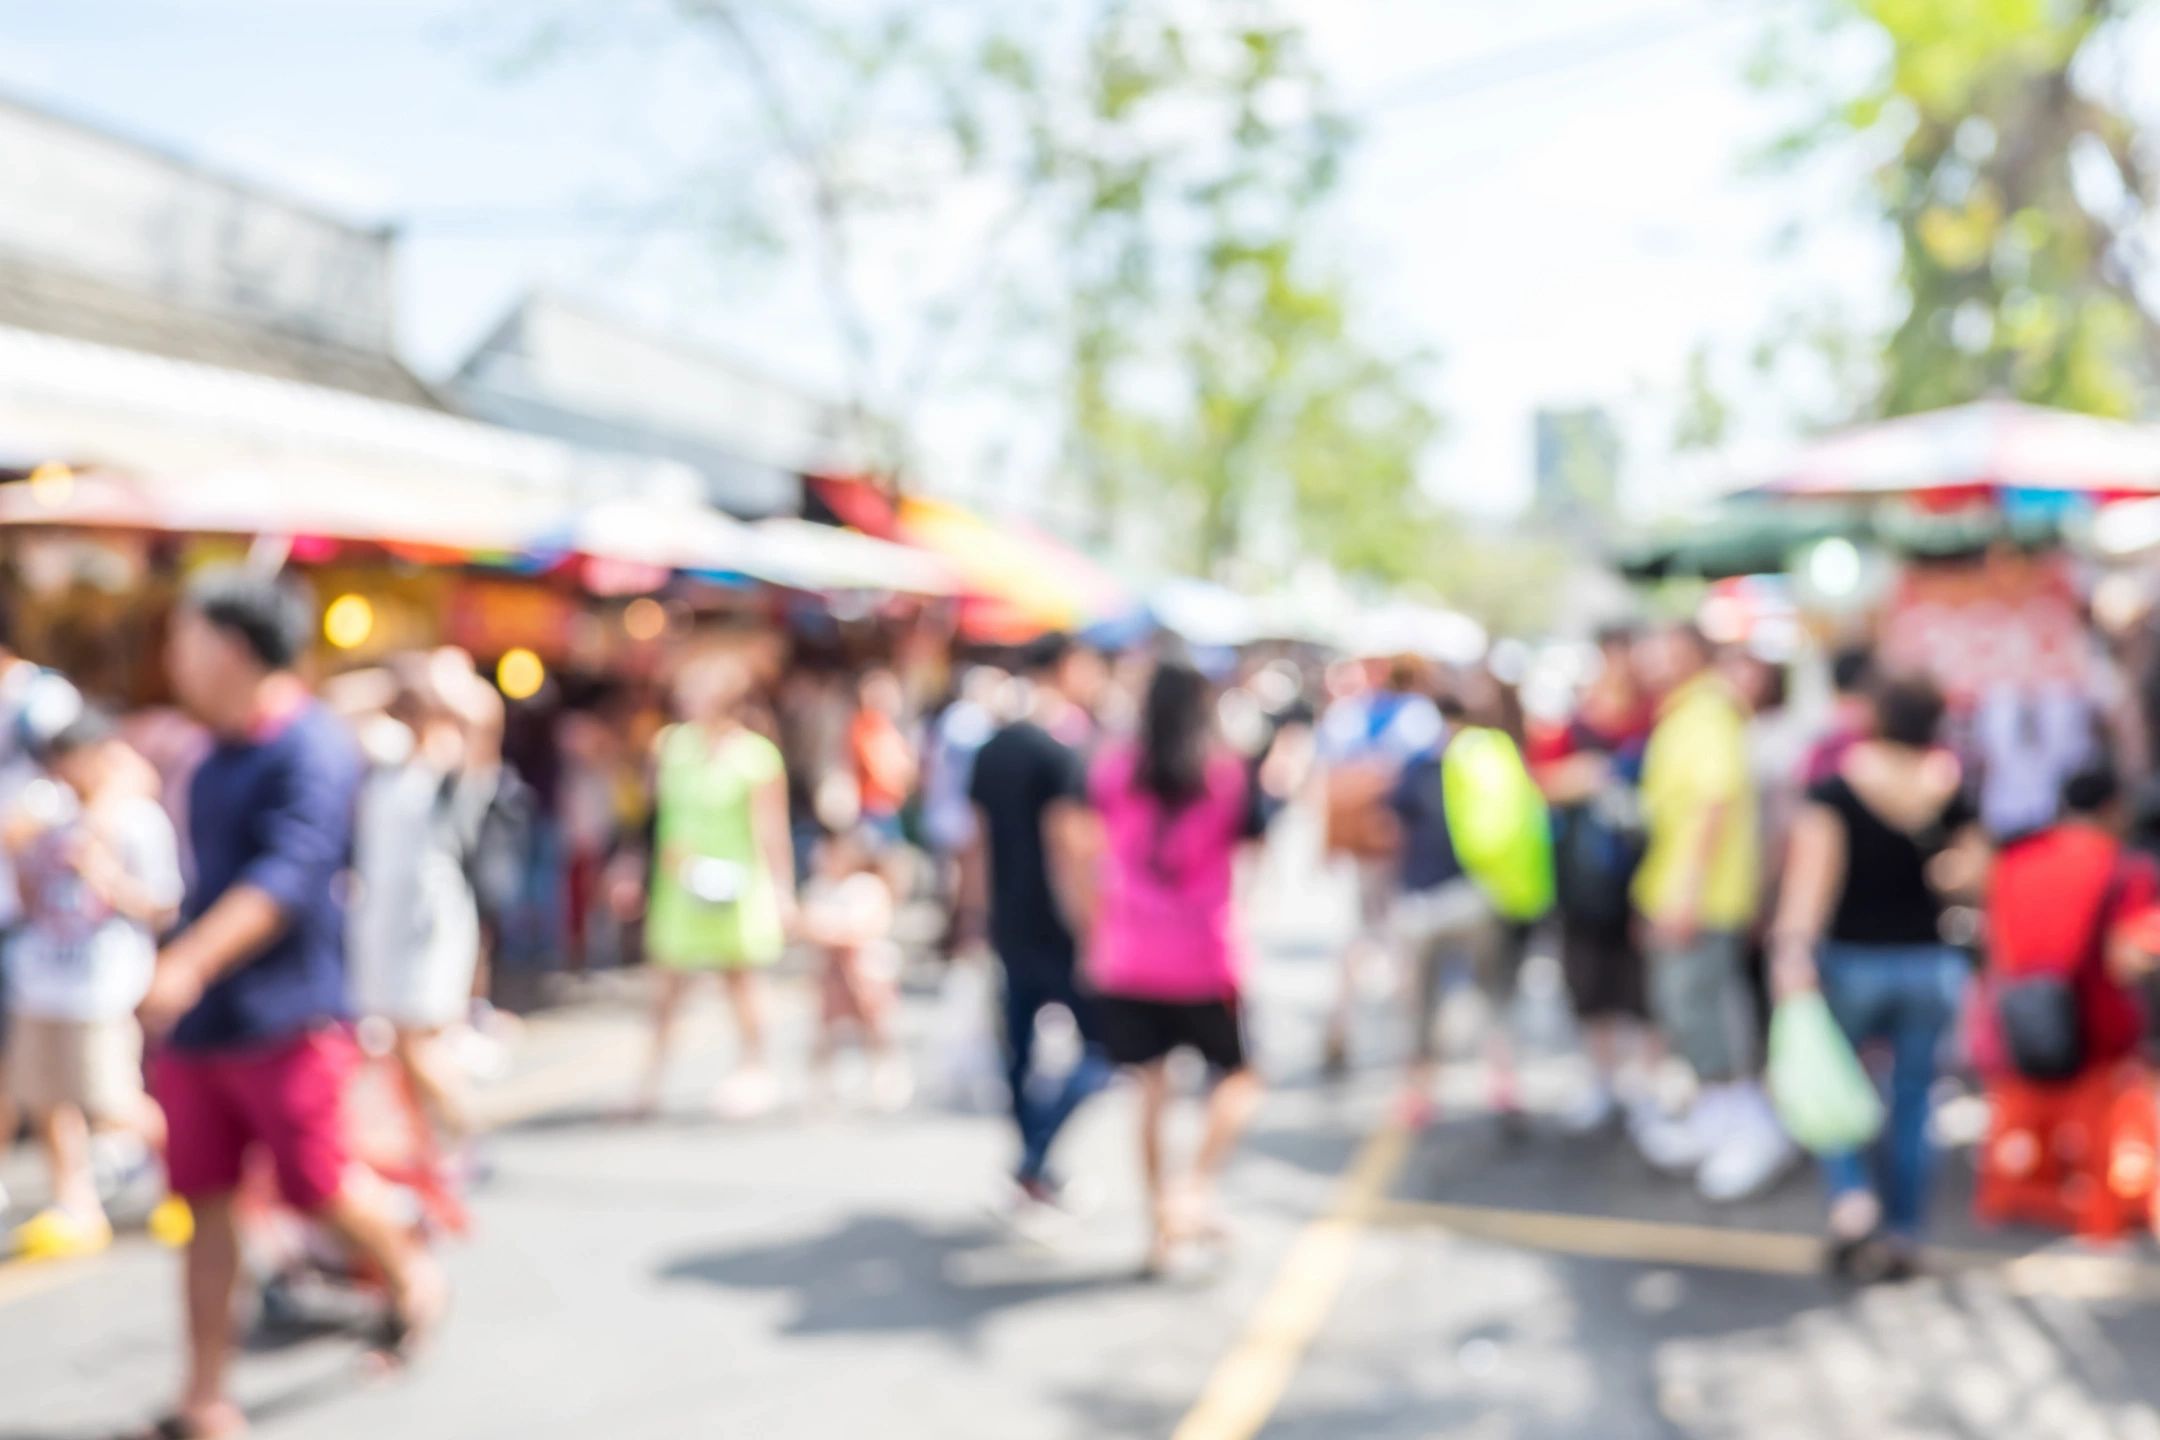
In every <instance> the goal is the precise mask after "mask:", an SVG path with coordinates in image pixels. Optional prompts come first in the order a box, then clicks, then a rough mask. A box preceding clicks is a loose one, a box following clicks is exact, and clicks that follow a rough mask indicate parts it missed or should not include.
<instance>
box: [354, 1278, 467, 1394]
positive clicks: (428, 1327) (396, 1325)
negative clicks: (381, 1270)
mask: <svg viewBox="0 0 2160 1440" xmlns="http://www.w3.org/2000/svg"><path fill="white" fill-rule="evenodd" d="M435 1287H436V1288H435V1303H434V1305H433V1306H432V1307H431V1308H432V1310H433V1313H432V1314H429V1315H427V1316H425V1317H424V1318H423V1317H421V1316H417V1315H415V1314H413V1313H412V1312H411V1311H410V1310H407V1309H406V1308H404V1307H403V1306H400V1305H392V1306H391V1307H390V1308H389V1310H388V1311H387V1312H385V1313H384V1315H383V1317H382V1319H381V1320H380V1321H378V1322H377V1323H376V1325H375V1329H374V1333H373V1334H372V1335H371V1336H370V1337H369V1339H368V1347H367V1353H368V1355H369V1357H370V1358H371V1359H373V1360H375V1361H377V1362H379V1363H380V1364H382V1365H383V1366H384V1367H386V1368H388V1369H393V1370H406V1369H410V1368H411V1367H412V1364H413V1361H414V1360H415V1358H417V1356H418V1355H419V1353H420V1352H421V1351H422V1350H423V1349H425V1348H426V1346H427V1343H428V1342H429V1341H430V1340H432V1339H433V1338H434V1336H435V1332H436V1331H437V1330H438V1329H440V1328H441V1326H442V1322H443V1317H444V1316H445V1315H446V1314H448V1313H449V1310H450V1288H449V1282H448V1281H447V1280H446V1279H444V1278H443V1277H442V1275H441V1274H440V1272H438V1273H437V1275H436V1279H435Z"/></svg>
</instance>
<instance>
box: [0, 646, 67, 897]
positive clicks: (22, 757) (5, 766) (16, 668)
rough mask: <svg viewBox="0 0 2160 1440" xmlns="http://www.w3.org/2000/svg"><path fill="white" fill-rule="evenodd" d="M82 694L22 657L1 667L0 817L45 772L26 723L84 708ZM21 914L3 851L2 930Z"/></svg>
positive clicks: (17, 891) (0, 887)
mask: <svg viewBox="0 0 2160 1440" xmlns="http://www.w3.org/2000/svg"><path fill="white" fill-rule="evenodd" d="M81 708H82V697H81V696H79V695H77V694H76V693H75V687H74V686H73V685H70V684H69V683H68V682H67V681H66V680H65V679H63V678H62V677H61V676H60V675H58V674H56V673H55V672H53V671H51V670H46V669H43V668H41V667H39V666H36V665H32V664H31V663H30V662H29V661H27V660H19V661H17V662H15V663H14V664H13V665H10V666H9V667H8V668H6V669H5V670H0V819H4V818H5V817H7V816H9V815H12V814H14V813H15V805H16V802H17V801H18V800H19V799H21V797H22V792H23V788H24V787H25V786H27V785H28V784H29V783H30V782H31V781H33V780H35V779H37V778H38V776H39V774H41V773H42V772H41V771H40V770H39V769H38V765H37V762H36V761H34V760H32V759H31V758H30V756H29V754H28V753H27V752H26V751H25V750H24V749H23V733H22V732H23V729H24V722H25V721H26V720H27V719H28V718H29V717H30V716H31V715H32V714H33V713H35V712H40V711H46V710H53V709H56V710H59V711H63V712H65V711H68V710H80V709H81ZM21 918H22V894H21V891H20V889H19V888H18V886H17V884H16V880H15V862H14V860H13V859H11V858H10V857H9V856H8V854H7V852H6V851H5V850H4V849H0V930H6V929H8V928H10V927H11V926H13V925H14V924H15V923H16V922H17V921H19V920H20V919H21Z"/></svg>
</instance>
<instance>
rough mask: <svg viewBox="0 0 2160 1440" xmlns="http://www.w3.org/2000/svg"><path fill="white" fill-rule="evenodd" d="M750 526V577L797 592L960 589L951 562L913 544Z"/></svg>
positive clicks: (796, 527)
mask: <svg viewBox="0 0 2160 1440" xmlns="http://www.w3.org/2000/svg"><path fill="white" fill-rule="evenodd" d="M750 528H751V530H752V531H753V532H754V549H753V553H752V557H751V559H750V561H749V562H748V563H749V564H750V566H751V573H753V574H755V575H756V576H757V577H758V578H759V579H761V580H766V581H769V582H770V583H772V584H775V585H785V586H787V587H788V588H789V589H792V590H820V591H824V590H881V591H889V592H892V593H894V594H901V595H951V594H955V593H957V592H958V590H959V588H960V578H959V576H958V575H956V574H955V573H954V572H953V567H952V566H951V565H950V564H948V563H946V562H945V561H944V560H942V559H940V558H939V557H938V556H936V555H933V554H931V553H930V552H929V551H927V550H918V549H916V548H915V547H914V546H912V545H898V544H894V543H893V542H892V541H889V540H880V539H877V538H876V537H874V536H870V535H865V534H863V533H862V532H861V531H859V530H846V529H842V528H840V527H839V526H837V525H818V524H814V523H812V522H811V521H808V520H794V519H786V518H775V519H771V520H760V521H758V522H757V523H756V524H754V525H752V526H751V527H750Z"/></svg>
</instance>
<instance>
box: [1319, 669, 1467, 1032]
mask: <svg viewBox="0 0 2160 1440" xmlns="http://www.w3.org/2000/svg"><path fill="white" fill-rule="evenodd" d="M1364 669H1365V667H1363V666H1355V665H1353V666H1339V667H1337V668H1336V670H1335V671H1334V672H1333V674H1332V675H1331V681H1333V682H1334V683H1336V684H1338V685H1339V686H1341V687H1342V688H1341V690H1340V691H1339V693H1338V695H1337V698H1336V699H1335V701H1334V703H1332V704H1331V705H1329V706H1328V708H1327V710H1326V712H1325V713H1324V714H1323V715H1322V716H1321V717H1320V725H1319V729H1318V731H1317V734H1316V739H1315V744H1316V747H1317V751H1318V755H1319V760H1320V764H1321V766H1322V767H1323V769H1322V774H1323V777H1324V780H1323V784H1324V789H1325V795H1326V832H1327V834H1326V843H1327V847H1328V849H1329V851H1330V852H1332V853H1336V854H1345V855H1348V856H1349V857H1350V861H1351V866H1352V869H1353V871H1354V873H1355V875H1356V886H1357V928H1356V929H1355V931H1353V932H1352V934H1351V937H1350V941H1349V943H1348V944H1347V945H1345V946H1344V947H1343V950H1342V953H1341V956H1340V959H1339V962H1338V968H1337V972H1336V974H1337V982H1336V991H1335V1005H1334V1009H1333V1011H1332V1012H1331V1013H1330V1014H1329V1017H1328V1026H1327V1033H1326V1035H1325V1036H1324V1038H1323V1041H1322V1050H1321V1068H1322V1069H1323V1070H1324V1071H1326V1072H1327V1073H1329V1074H1340V1073H1341V1072H1342V1071H1343V1070H1344V1069H1346V1068H1347V1067H1348V1065H1349V1057H1350V1027H1351V1020H1352V1018H1353V1015H1354V1012H1355V1007H1356V1002H1357V988H1358V976H1359V974H1360V973H1361V972H1362V970H1363V969H1364V967H1365V966H1366V965H1368V964H1371V963H1372V962H1373V961H1374V960H1375V959H1382V960H1384V959H1385V958H1386V957H1387V956H1389V955H1390V954H1391V953H1392V951H1393V940H1392V937H1391V935H1390V933H1389V931H1390V927H1391V926H1392V924H1393V909H1394V903H1395V891H1396V878H1397V870H1398V866H1399V860H1398V851H1399V848H1400V845H1401V841H1402V837H1401V834H1400V832H1399V831H1398V829H1397V828H1396V824H1395V817H1394V815H1393V813H1392V812H1391V810H1390V808H1389V805H1388V797H1389V796H1390V795H1392V794H1393V793H1394V791H1395V787H1396V785H1397V784H1398V783H1399V782H1400V781H1401V779H1402V772H1403V767H1404V766H1406V765H1407V764H1409V762H1410V761H1411V760H1413V759H1415V758H1416V757H1418V756H1419V755H1423V754H1425V753H1427V752H1429V751H1430V750H1431V749H1432V748H1433V746H1434V745H1436V744H1437V743H1438V742H1439V739H1440V734H1441V728H1442V727H1441V722H1440V712H1439V711H1438V710H1437V709H1436V708H1434V705H1433V702H1432V700H1431V699H1430V698H1429V697H1428V696H1426V695H1425V694H1424V693H1423V688H1424V687H1423V681H1424V667H1423V664H1422V662H1420V661H1418V660H1417V659H1416V658H1415V657H1412V656H1407V655H1405V656H1398V657H1396V658H1395V659H1393V660H1390V661H1387V662H1386V663H1385V665H1384V667H1383V669H1382V672H1381V673H1382V679H1381V682H1380V683H1379V685H1377V686H1374V687H1368V686H1367V684H1366V682H1365V678H1364Z"/></svg>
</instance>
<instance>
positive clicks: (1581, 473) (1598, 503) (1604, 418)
mask: <svg viewBox="0 0 2160 1440" xmlns="http://www.w3.org/2000/svg"><path fill="white" fill-rule="evenodd" d="M1534 424H1535V426H1536V442H1537V448H1536V463H1537V477H1536V478H1537V489H1536V496H1535V501H1534V507H1535V509H1536V512H1537V513H1538V514H1539V515H1540V516H1542V517H1544V518H1546V519H1550V520H1556V521H1561V522H1565V523H1571V524H1585V523H1592V522H1596V521H1599V520H1603V519H1605V518H1607V517H1609V516H1610V515H1611V514H1612V513H1613V509H1614V506H1615V504H1616V503H1617V501H1618V499H1619V492H1620V431H1619V427H1618V426H1616V425H1614V424H1613V418H1612V416H1611V415H1610V414H1609V413H1608V412H1606V411H1605V410H1604V409H1603V408H1602V407H1600V406H1596V405H1584V406H1578V407H1575V408H1571V409H1541V410H1539V411H1538V412H1537V415H1536V417H1535V420H1534Z"/></svg>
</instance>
